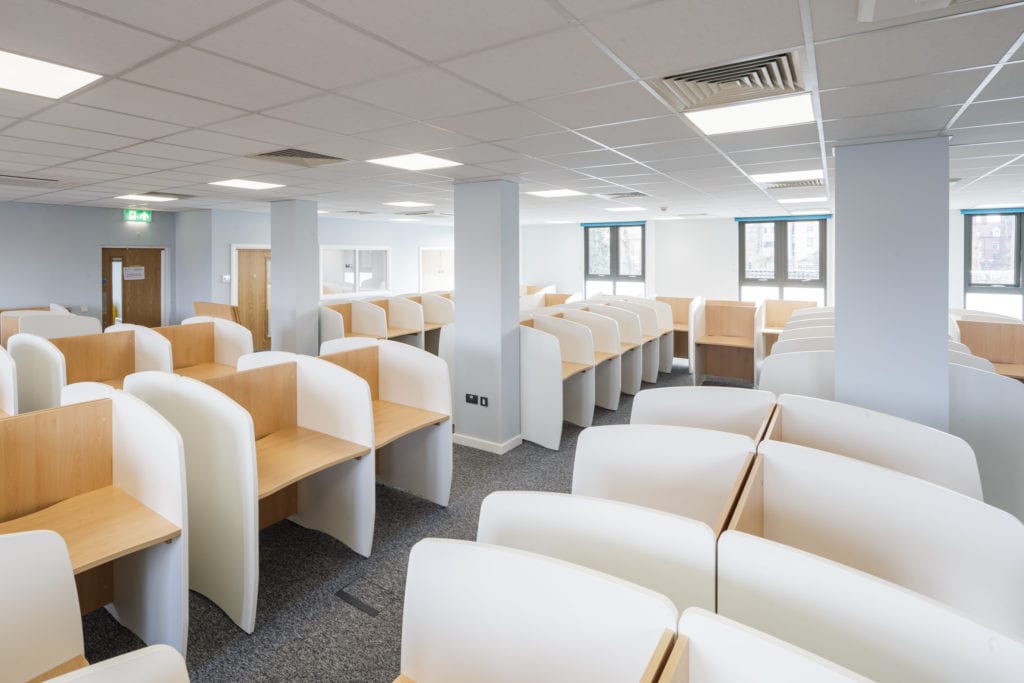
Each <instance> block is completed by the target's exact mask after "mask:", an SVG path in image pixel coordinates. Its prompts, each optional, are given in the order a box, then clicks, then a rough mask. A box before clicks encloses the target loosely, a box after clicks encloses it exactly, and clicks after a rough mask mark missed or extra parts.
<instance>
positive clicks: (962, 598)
mask: <svg viewBox="0 0 1024 683" xmlns="http://www.w3.org/2000/svg"><path fill="white" fill-rule="evenodd" d="M729 529H730V530H737V531H743V532H745V533H748V534H751V535H754V536H761V537H763V538H767V539H769V540H773V541H777V542H779V543H784V544H786V545H790V546H793V547H795V548H799V549H801V550H804V551H806V552H810V553H814V554H816V555H820V556H822V557H826V558H828V559H831V560H834V561H836V562H840V563H842V564H845V565H847V566H850V567H853V568H855V569H859V570H860V571H864V572H867V573H869V574H873V575H875V576H877V577H879V578H881V579H885V580H887V581H891V582H893V583H896V584H899V585H901V586H904V587H906V588H909V589H911V590H913V591H916V592H918V593H921V594H923V595H926V596H929V597H931V598H933V599H936V600H939V601H941V602H943V603H945V604H947V605H949V606H951V607H953V608H955V609H958V610H960V611H961V612H963V613H965V614H968V615H970V616H972V618H974V619H975V620H977V621H978V622H979V623H982V624H985V625H986V626H988V627H990V628H992V629H994V630H997V631H1001V632H1003V633H1006V634H1007V635H1010V636H1012V637H1015V638H1022V636H1024V583H1022V582H1021V581H1020V577H1021V576H1022V575H1024V525H1022V524H1021V522H1020V521H1019V520H1017V519H1016V518H1015V517H1013V516H1012V515H1010V514H1009V513H1006V512H1004V511H1002V510H1000V509H998V508H994V507H991V506H989V505H986V504H985V503H982V502H981V501H978V500H975V499H973V498H970V497H968V496H965V495H963V494H960V493H957V492H955V491H950V490H949V489H946V488H943V487H941V486H937V485H935V484H932V483H930V482H926V481H924V480H921V479H917V478H916V477H912V476H910V475H907V474H903V473H902V472H896V471H893V470H889V469H886V468H883V467H879V466H877V465H872V464H870V463H866V462H862V461H859V460H855V459H853V458H848V457H845V456H841V455H835V454H832V453H826V452H824V451H818V450H814V449H811V448H805V447H802V446H795V445H792V444H786V443H781V442H775V441H767V442H763V443H762V444H761V445H760V446H759V447H758V456H757V458H756V459H755V461H754V466H753V468H752V469H751V472H750V475H749V476H748V477H747V481H746V484H745V485H744V490H743V493H742V495H741V496H740V500H739V502H738V503H737V505H736V509H735V512H734V514H733V515H732V518H731V520H730V522H729Z"/></svg>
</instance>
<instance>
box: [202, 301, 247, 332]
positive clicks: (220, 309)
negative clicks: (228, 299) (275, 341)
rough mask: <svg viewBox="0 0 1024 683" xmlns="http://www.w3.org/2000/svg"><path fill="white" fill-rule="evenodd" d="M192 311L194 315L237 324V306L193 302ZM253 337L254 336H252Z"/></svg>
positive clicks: (210, 302)
mask: <svg viewBox="0 0 1024 683" xmlns="http://www.w3.org/2000/svg"><path fill="white" fill-rule="evenodd" d="M192 310H194V311H195V312H196V315H204V316H207V317H210V318H223V319H224V320H230V321H231V322H233V323H237V322H239V316H238V306H232V305H231V304H217V303H213V302H212V301H193V302H192ZM253 336H255V335H253Z"/></svg>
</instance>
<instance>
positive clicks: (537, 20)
mask: <svg viewBox="0 0 1024 683" xmlns="http://www.w3.org/2000/svg"><path fill="white" fill-rule="evenodd" d="M857 4H858V3H857V0H757V1H756V2H750V1H744V0H718V1H716V2H707V1H706V0H514V1H513V0H435V1H434V2H423V0H374V2H366V1H365V0H217V2H207V1H204V0H176V1H175V2H173V3H171V2H166V0H133V1H132V2H125V1H123V0H4V10H3V12H4V18H3V21H2V22H0V49H2V50H6V51H10V52H16V53H19V54H24V55H28V56H31V57H35V58H38V59H44V60H48V61H52V62H57V63H60V64H65V65H68V66H73V67H77V68H81V69H85V70H89V71H93V72H96V73H100V74H102V75H103V76H104V77H103V78H102V79H101V80H99V81H96V82H95V83H93V84H92V85H90V86H88V87H86V88H84V89H82V90H80V91H78V92H76V93H73V94H71V95H69V96H67V97H65V98H63V99H62V100H60V101H54V100H49V99H45V98H41V97H33V96H29V95H21V94H18V93H13V92H9V91H2V90H0V174H7V175H23V176H35V177H44V178H53V179H56V180H59V181H60V183H59V185H58V186H57V187H55V188H54V187H49V188H45V189H41V188H33V187H18V186H13V185H4V184H0V201H3V200H13V201H27V202H38V203H56V204H76V205H85V206H110V207H121V206H127V205H128V204H129V203H128V202H125V201H123V200H117V199H114V196H115V195H120V194H134V193H141V192H147V191H168V192H176V193H181V194H190V195H196V197H195V199H188V200H182V201H179V202H175V203H174V206H173V208H174V209H175V210H181V209H187V208H233V209H242V210H251V211H266V210H267V209H268V204H267V202H268V201H270V200H272V199H279V198H292V197H300V198H308V199H313V200H316V201H318V202H320V204H321V205H322V206H321V208H322V209H327V210H330V211H331V212H339V214H340V215H345V214H344V213H341V212H344V211H369V212H373V215H372V216H370V218H377V219H381V220H384V219H387V218H391V217H393V216H394V213H395V212H396V211H399V210H400V209H394V208H393V207H387V206H384V205H383V203H384V202H392V201H400V200H415V201H423V202H430V203H433V204H435V209H436V211H437V212H438V213H439V214H450V213H451V211H452V181H457V180H465V179H483V178H509V179H514V180H517V181H518V182H519V183H520V185H521V188H522V190H523V191H524V192H526V191H532V190H542V189H553V188H563V187H564V188H571V189H575V190H579V191H581V192H586V193H587V195H586V196H582V197H569V198H561V199H541V198H536V197H532V196H529V195H524V196H523V197H522V203H521V214H522V220H523V222H542V221H559V220H567V221H581V220H601V219H604V220H607V219H614V218H615V217H617V216H618V217H622V216H629V217H630V218H633V217H637V218H642V217H645V216H648V217H660V216H670V215H678V214H685V215H693V214H709V215H721V216H737V215H778V214H786V213H788V211H787V208H786V206H787V205H782V204H779V203H778V202H777V200H778V199H783V198H787V197H809V196H818V195H821V194H822V193H823V191H822V189H821V188H805V189H797V190H786V191H778V192H768V191H766V190H764V189H762V188H761V187H759V186H758V185H756V184H754V183H753V182H752V181H751V180H750V179H749V177H748V174H752V173H771V172H778V171H797V170H805V169H812V168H822V167H823V166H824V167H825V168H827V169H828V170H829V174H830V177H829V180H830V184H831V182H832V179H831V153H832V148H833V147H834V146H835V145H836V144H843V143H849V142H853V141H867V140H876V139H890V138H891V139H896V138H901V137H908V136H915V137H916V136H929V135H940V134H944V135H950V136H951V143H952V145H953V147H952V150H951V164H950V176H951V177H952V178H959V179H960V180H959V181H958V182H956V183H955V184H953V185H951V205H952V206H953V207H954V208H965V207H972V206H977V205H979V204H986V203H1007V202H1016V203H1024V195H1022V194H1021V193H1022V192H1024V47H1021V44H1022V38H1024V35H1022V33H1021V30H1022V29H1024V2H1019V1H1018V2H991V1H985V0H960V2H957V3H955V4H954V6H953V9H951V10H944V11H938V12H928V13H922V14H917V15H914V16H913V17H905V18H902V19H897V20H890V21H885V22H878V23H873V24H863V23H859V22H858V21H857V20H856V12H857ZM794 48H805V49H806V50H807V51H808V57H809V58H810V59H808V63H810V64H813V65H814V67H815V68H814V69H813V71H812V72H811V73H809V74H808V75H809V76H810V78H809V79H808V82H809V84H810V86H811V89H812V91H813V93H814V97H815V100H816V102H817V104H818V107H819V109H820V112H821V119H822V120H821V121H819V122H817V123H813V124H804V125H799V126H792V127H787V128H778V129H773V130H766V131H755V132H748V133H736V134H730V135H719V136H713V137H710V138H709V137H706V136H704V135H702V134H701V133H700V131H698V130H697V129H696V128H694V127H693V126H691V125H690V124H689V123H688V122H687V121H686V119H685V118H684V117H681V116H679V115H678V114H676V113H675V112H674V111H673V110H672V109H671V108H670V107H669V106H668V105H667V104H666V103H665V102H664V101H662V100H661V99H660V97H659V96H657V95H656V94H655V93H654V91H653V90H651V89H650V87H649V86H648V85H647V84H646V83H644V79H648V78H655V77H660V76H669V75H673V74H677V73H682V72H685V71H690V70H694V69H698V68H703V67H709V66H715V65H719V64H724V63H727V62H732V61H736V60H741V59H747V58H751V57H757V56H762V55H770V54H775V53H778V52H784V51H789V50H792V49H794ZM283 147H298V148H301V149H305V150H309V151H313V152H320V153H323V154H330V155H334V156H340V157H344V158H346V159H349V160H350V161H349V162H348V163H344V164H336V165H331V166H325V167H320V168H314V169H304V168H298V167H294V166H288V165H283V164H280V163H275V162H269V161H263V160H254V159H249V158H246V157H247V155H252V154H258V153H262V152H269V151H273V150H276V149H280V148H283ZM408 152H423V153H431V154H435V155H437V156H441V157H445V158H449V159H453V160H456V161H460V162H462V163H463V164H464V165H463V166H458V167H453V168H450V169H441V170H437V171H430V172H426V173H414V172H404V171H398V170H395V169H388V168H384V167H380V166H375V165H372V164H367V163H365V160H366V159H371V158H376V157H382V156H389V155H394V154H404V153H408ZM227 178H248V179H252V180H262V181H267V182H275V183H280V184H283V185H286V187H284V188H282V189H279V190H273V191H269V192H259V193H254V192H249V191H245V190H234V189H230V188H223V187H214V186H210V185H208V184H207V183H208V182H210V181H213V180H224V179H227ZM629 191H640V192H644V193H646V194H647V195H649V196H648V197H645V198H639V199H624V200H618V201H616V200H610V199H605V198H601V197H597V196H594V195H595V194H596V193H614V192H629ZM625 204H628V205H637V206H642V207H644V208H645V209H646V210H647V213H637V214H615V213H609V212H607V211H605V210H604V209H605V208H608V207H611V206H615V205H625ZM788 206H789V207H790V208H793V207H794V206H795V209H796V210H806V209H815V208H821V209H827V208H828V204H822V205H813V204H810V205H809V204H800V205H788ZM662 207H664V209H663V208H662ZM154 208H158V209H160V210H167V209H168V208H169V207H168V206H167V205H154ZM447 220H450V218H445V217H440V218H433V219H430V218H428V219H425V221H427V222H444V221H447Z"/></svg>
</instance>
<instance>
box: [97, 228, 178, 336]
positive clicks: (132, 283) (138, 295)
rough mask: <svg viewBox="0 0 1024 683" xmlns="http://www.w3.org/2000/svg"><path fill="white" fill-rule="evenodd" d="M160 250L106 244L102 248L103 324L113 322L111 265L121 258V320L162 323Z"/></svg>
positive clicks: (149, 325) (161, 255) (137, 323)
mask: <svg viewBox="0 0 1024 683" xmlns="http://www.w3.org/2000/svg"><path fill="white" fill-rule="evenodd" d="M163 251H164V250H163V249H134V248H125V247H105V248H104V249H103V266H102V275H101V277H102V280H101V282H102V288H103V327H107V326H109V325H113V324H114V306H113V283H112V282H111V270H112V266H111V264H112V263H113V262H114V261H115V260H120V261H121V265H122V268H121V273H122V278H121V279H122V282H121V302H122V304H121V305H122V308H123V310H121V311H118V316H119V317H120V318H121V322H125V323H134V324H136V325H145V326H146V327H159V326H160V325H161V324H163V287H162V285H163V274H162V272H161V269H160V264H161V261H162V259H163Z"/></svg>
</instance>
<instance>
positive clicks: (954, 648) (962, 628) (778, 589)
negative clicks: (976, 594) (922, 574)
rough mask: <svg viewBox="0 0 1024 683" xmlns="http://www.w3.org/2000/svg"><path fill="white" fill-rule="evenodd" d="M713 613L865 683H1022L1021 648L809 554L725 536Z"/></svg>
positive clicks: (914, 595)
mask: <svg viewBox="0 0 1024 683" xmlns="http://www.w3.org/2000/svg"><path fill="white" fill-rule="evenodd" d="M718 613H719V614H721V615H722V616H724V617H728V618H730V619H735V620H736V621H740V622H742V623H744V624H747V625H748V626H750V627H752V628H756V629H760V630H761V631H764V632H765V633H768V634H770V635H772V636H775V637H776V638H780V639H782V640H785V641H787V642H789V643H792V644H793V645H795V646H797V647H801V648H804V649H806V650H808V651H811V652H814V653H815V654H817V655H819V656H821V657H824V658H826V659H829V660H831V661H833V662H835V663H836V664H839V665H841V666H845V667H847V668H849V669H851V670H853V671H857V672H858V673H860V674H862V675H864V676H868V677H870V678H871V679H872V680H875V681H879V683H905V682H906V681H930V682H932V681H934V682H935V683H960V682H961V681H992V682H993V683H996V682H1000V683H1011V682H1012V681H1019V680H1020V675H1021V672H1022V671H1024V643H1021V642H1020V641H1018V640H1015V639H1013V638H1010V637H1008V636H1006V635H1003V634H1000V633H997V632H996V631H993V630H992V629H989V628H986V627H985V626H982V625H980V624H978V623H976V622H975V621H972V620H971V619H970V618H968V617H966V616H964V615H962V614H960V613H959V612H957V611H956V610H954V609H952V608H950V607H947V606H946V605H943V604H942V603H939V602H936V601H935V600H932V599H930V598H927V597H925V596H923V595H920V594H918V593H915V592H913V591H910V590H907V589H906V588H903V587H901V586H898V585H896V584H894V583H890V582H888V581H883V580H882V579H879V578H877V577H874V576H872V575H870V574H866V573H864V572H861V571H858V570H856V569H852V568H851V567H847V566H845V565H842V564H839V563H838V562H833V561H831V560H828V559H825V558H823V557H819V556H817V555H812V554H811V553H807V552H804V551H802V550H798V549H796V548H791V547H789V546H786V545H782V544H781V543H775V542H773V541H769V540H766V539H763V538H758V537H756V536H751V535H749V534H745V533H742V532H739V531H727V532H726V533H724V534H722V537H721V538H720V539H719V540H718Z"/></svg>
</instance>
